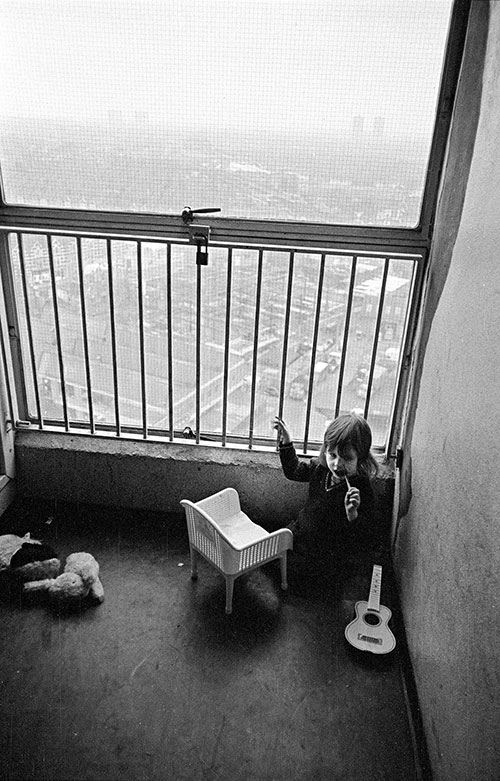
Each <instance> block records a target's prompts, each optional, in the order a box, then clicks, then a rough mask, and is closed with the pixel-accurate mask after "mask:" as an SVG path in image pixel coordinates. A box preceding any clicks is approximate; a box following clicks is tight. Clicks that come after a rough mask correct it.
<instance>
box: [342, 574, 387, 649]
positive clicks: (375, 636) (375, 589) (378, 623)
mask: <svg viewBox="0 0 500 781" xmlns="http://www.w3.org/2000/svg"><path fill="white" fill-rule="evenodd" d="M381 586H382V567H381V566H380V565H379V564H374V565H373V572H372V582H371V585H370V595H369V597H368V602H356V605H355V608H356V618H355V619H354V620H353V621H351V623H350V624H348V625H347V626H346V628H345V636H346V638H347V640H348V641H349V642H350V643H351V645H353V646H354V647H355V648H359V649H360V650H361V651H371V652H372V653H373V654H388V653H389V651H392V650H393V649H394V648H395V647H396V638H395V637H394V635H393V634H392V632H391V630H390V629H389V627H388V625H387V623H388V621H389V619H390V617H391V615H392V613H391V611H390V610H389V608H388V607H384V605H381V604H380V589H381Z"/></svg>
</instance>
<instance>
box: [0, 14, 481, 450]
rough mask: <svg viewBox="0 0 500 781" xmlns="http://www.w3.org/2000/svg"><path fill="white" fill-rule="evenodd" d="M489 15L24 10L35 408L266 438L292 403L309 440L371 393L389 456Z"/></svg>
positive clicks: (11, 104)
mask: <svg viewBox="0 0 500 781" xmlns="http://www.w3.org/2000/svg"><path fill="white" fill-rule="evenodd" d="M467 8H468V4H467V2H466V0H458V2H457V3H455V5H453V3H452V2H451V0H379V2H377V3H373V2H372V0H342V1H341V2H340V0H339V1H338V2H336V1H335V0H205V2H203V3H194V4H192V5H191V6H189V7H186V5H185V4H182V3H179V2H169V1H166V2H163V0H162V1H161V2H160V0H140V1H139V0H100V2H93V0H73V2H71V3H67V2H66V1H65V0H44V2H43V3H37V2H30V0H16V2H5V3H3V4H1V6H0V72H1V73H2V83H3V87H2V90H1V92H0V166H1V174H2V180H1V183H2V199H3V207H2V208H1V209H0V230H1V231H2V232H3V233H4V234H6V235H7V237H8V239H7V241H6V242H5V244H3V245H1V247H2V248H3V251H4V253H5V255H6V263H5V266H4V267H3V274H4V283H5V289H6V291H7V294H6V295H7V299H8V300H7V301H6V306H7V309H8V312H9V318H10V319H9V322H10V323H14V324H15V328H16V333H17V334H18V335H19V345H20V353H21V354H20V356H19V360H18V361H14V365H15V366H17V367H18V371H17V376H16V377H15V383H14V384H15V391H14V390H11V405H12V406H15V405H18V407H19V410H20V415H21V416H22V417H25V418H27V419H29V420H30V421H32V423H33V424H35V425H38V426H39V427H41V428H44V427H47V426H56V427H57V426H59V427H61V426H63V427H64V428H65V430H67V431H69V430H72V429H74V428H78V427H80V428H81V427H87V429H88V430H90V431H91V433H95V432H96V431H98V430H101V429H102V430H104V431H106V430H109V429H112V430H114V431H116V433H117V434H118V435H122V434H127V433H131V434H137V432H142V435H143V436H144V437H145V438H147V437H149V436H156V435H158V436H162V437H163V436H168V437H169V438H170V439H174V438H176V437H177V436H179V435H180V432H182V431H184V430H186V429H188V430H193V431H194V432H195V436H196V438H197V440H198V441H201V440H204V439H207V440H209V441H217V442H220V443H222V445H226V444H228V443H234V444H242V445H243V446H249V447H256V446H266V445H269V444H271V445H272V442H273V434H272V431H271V429H270V425H269V421H270V419H271V418H272V417H273V415H274V414H276V413H277V412H280V413H281V414H283V415H284V416H285V417H286V419H287V421H288V422H289V423H290V424H291V427H292V429H293V430H294V432H296V434H297V439H298V440H299V441H302V442H303V449H304V450H305V451H306V452H307V450H308V449H309V448H310V447H311V446H312V447H314V446H315V445H317V443H318V442H319V441H320V439H321V436H322V433H323V431H324V427H325V423H326V422H328V421H329V420H330V419H331V418H332V417H333V416H334V415H336V414H338V413H339V412H341V411H344V410H347V409H352V408H358V409H360V410H361V411H363V412H364V414H365V415H366V416H367V417H368V419H369V421H370V423H371V425H372V428H373V430H374V434H375V444H376V445H378V446H380V447H386V448H390V446H391V445H390V443H391V433H392V431H393V426H394V415H395V410H396V409H397V398H398V389H399V388H400V384H401V372H402V368H403V367H404V362H405V354H406V353H407V351H408V349H409V347H410V346H411V338H412V325H413V324H414V319H415V313H414V302H415V300H416V299H417V296H416V295H415V293H418V287H419V284H420V280H421V278H422V269H423V264H424V262H425V258H426V253H427V250H428V244H429V238H430V233H429V226H430V225H431V217H432V208H433V204H434V202H435V197H436V189H437V178H436V177H437V173H436V172H438V171H439V166H440V162H441V160H442V155H443V150H444V144H445V140H446V121H447V120H446V117H448V119H449V111H450V109H449V106H450V105H451V100H450V96H451V97H452V95H453V89H454V84H455V82H456V74H457V72H458V65H459V54H460V47H461V45H462V41H463V31H464V30H465V26H466V18H467ZM452 14H453V16H452ZM452 18H454V19H457V18H458V20H459V21H460V24H459V25H457V24H455V26H454V27H453V24H451V25H450V20H451V19H452ZM452 28H453V29H454V30H455V32H454V34H453V36H452V37H451V40H450V42H449V44H448V47H447V37H448V34H449V29H452ZM457 30H458V32H457ZM459 33H460V34H459ZM460 35H462V38H461V37H460ZM450 47H451V48H452V50H453V52H454V57H451V58H449V62H448V60H447V59H446V56H447V52H449V51H450ZM21 53H22V56H21ZM457 53H458V54H457ZM447 62H448V64H446V63H447ZM450 63H451V64H450ZM443 95H445V97H446V99H447V105H448V108H447V110H446V111H444V110H443V111H439V112H438V114H437V116H438V121H437V124H436V110H437V108H438V100H439V99H441V101H443V100H444V98H443ZM440 96H441V97H440ZM187 204H191V205H192V207H193V209H197V208H199V207H202V208H203V207H214V208H218V209H220V212H217V213H215V214H213V215H212V214H210V215H198V214H196V215H195V219H194V221H193V223H192V224H191V226H192V227H194V228H195V227H196V226H197V225H199V223H200V222H204V223H207V225H208V228H209V229H210V230H211V234H210V244H209V247H208V249H209V262H208V266H206V267H205V266H203V267H202V266H199V265H196V262H195V247H194V246H193V241H192V236H191V234H190V232H189V227H188V226H187V225H186V224H185V223H184V222H183V221H182V220H181V216H180V215H181V212H182V210H183V208H184V207H185V206H186V205H187ZM9 294H10V295H11V296H12V300H9ZM5 341H6V342H8V339H5ZM70 400H71V405H69V401H70Z"/></svg>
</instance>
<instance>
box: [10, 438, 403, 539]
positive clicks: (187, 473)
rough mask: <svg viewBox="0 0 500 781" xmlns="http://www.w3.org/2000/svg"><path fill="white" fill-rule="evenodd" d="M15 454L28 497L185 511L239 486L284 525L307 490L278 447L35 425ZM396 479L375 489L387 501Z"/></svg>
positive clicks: (260, 517)
mask: <svg viewBox="0 0 500 781" xmlns="http://www.w3.org/2000/svg"><path fill="white" fill-rule="evenodd" d="M15 453H16V492H17V493H18V494H20V495H21V496H23V497H25V498H27V499H33V498H37V497H39V498H40V499H45V500H60V501H65V502H74V503H83V504H99V505H105V506H115V507H123V508H130V509H146V510H148V509H149V510H153V511H155V512H163V511H164V512H168V513H179V514H181V513H182V512H183V511H182V510H181V508H180V507H179V502H180V500H181V499H191V500H192V501H198V500H199V499H202V498H204V497H205V496H208V495H210V494H211V493H215V492H216V491H220V490H221V489H222V488H225V487H227V486H232V487H233V488H236V490H237V491H238V493H239V494H240V499H241V504H242V506H243V507H244V509H245V510H246V512H248V514H249V515H250V516H252V518H253V519H255V520H256V521H261V522H266V523H267V524H272V525H273V526H274V525H276V526H280V525H284V524H286V523H288V522H289V521H290V520H291V519H293V518H294V517H295V516H296V514H297V512H298V510H299V509H300V507H301V506H302V504H303V503H304V501H305V497H306V494H307V484H304V483H293V482H291V481H290V480H286V478H285V477H284V476H283V473H282V471H281V465H280V461H279V456H278V454H277V453H274V452H269V453H265V452H254V451H247V450H237V449H229V448H220V447H212V446H206V445H203V446H199V445H195V444H191V443H187V442H186V443H185V444H184V443H162V442H143V441H142V440H141V441H131V440H122V439H115V438H110V437H109V438H108V437H91V436H84V435H82V436H80V435H73V434H59V433H53V432H46V431H31V430H29V431H18V432H17V433H16V439H15ZM392 484H393V481H392V479H391V475H390V473H389V472H388V470H382V474H381V477H379V478H377V480H376V481H375V490H376V492H377V493H378V495H379V497H380V498H381V499H383V500H384V503H385V502H386V501H387V497H388V496H390V497H392Z"/></svg>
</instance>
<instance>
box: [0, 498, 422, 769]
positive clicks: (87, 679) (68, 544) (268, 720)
mask: <svg viewBox="0 0 500 781" xmlns="http://www.w3.org/2000/svg"><path fill="white" fill-rule="evenodd" d="M26 531H30V532H31V534H32V536H37V535H38V536H39V538H40V537H42V538H43V539H44V541H45V542H47V543H49V544H51V545H52V546H53V547H54V548H55V550H56V551H57V552H58V554H59V556H60V558H61V560H64V559H65V558H66V556H67V555H68V554H69V553H72V552H75V551H80V550H85V551H88V552H90V553H93V554H94V556H95V557H96V558H97V560H98V561H99V563H100V567H101V576H102V582H103V585H104V589H105V601H104V603H103V604H102V605H99V606H97V607H90V608H88V609H86V610H84V611H82V612H78V613H67V614H59V613H58V612H56V611H55V610H53V609H51V608H50V606H49V605H48V604H46V603H45V602H44V601H40V600H38V601H35V602H34V603H33V602H30V603H29V604H26V603H21V602H20V601H19V599H18V598H17V597H16V595H15V593H14V594H13V593H12V591H11V592H10V593H9V592H8V591H7V590H6V588H5V584H4V588H3V593H2V598H1V599H0V616H1V619H0V620H1V628H2V632H1V636H0V644H1V646H0V648H1V654H2V664H1V676H0V686H1V689H0V691H1V704H2V707H1V708H0V725H1V726H0V739H1V745H2V746H3V750H2V752H0V777H1V778H2V779H5V780H6V781H11V780H12V781H13V780H14V779H36V781H45V780H47V781H48V780H49V779H50V781H55V780H56V779H65V780H69V779H85V781H87V780H88V781H91V780H92V781H97V780H99V781H100V780H101V779H102V780H103V781H104V780H106V781H107V780H108V779H109V780H113V781H115V780H117V779H125V780H128V779H131V780H134V781H135V780H136V779H137V781H139V780H142V779H144V780H146V779H148V780H153V779H159V780H160V781H168V780H169V779H175V780H177V779H189V780H190V781H191V780H194V781H198V780H199V781H201V780H202V779H203V780H204V781H212V780H213V781H216V780H218V781H238V780H241V781H253V780H254V779H255V780H256V781H257V780H259V781H260V780H261V779H262V780H263V781H265V780H267V779H269V781H271V779H273V780H276V781H279V780H280V779H287V781H290V780H292V779H311V781H312V780H313V779H314V781H316V780H317V779H327V780H328V781H336V779H339V780H340V779H341V780H342V781H368V780H369V781H377V780H378V779H380V780H382V779H387V780H388V781H398V780H399V779H401V781H408V780H409V779H417V778H420V774H419V769H418V767H417V766H416V764H415V756H414V750H413V744H414V740H412V734H413V733H412V730H411V729H410V724H409V721H408V716H407V709H406V705H405V697H404V693H403V686H402V680H401V674H400V653H399V652H398V649H396V651H395V652H393V653H392V654H390V655H387V656H382V657H376V656H374V655H371V654H370V655H367V654H362V653H361V652H359V651H356V650H355V649H352V648H351V647H350V646H349V645H348V644H347V643H346V641H345V639H344V627H345V625H346V623H348V621H350V620H351V618H352V617H353V615H354V601H355V600H356V599H366V598H367V593H368V588H369V581H370V575H371V567H370V571H369V572H367V571H366V568H365V569H364V570H362V571H360V572H358V573H354V574H351V575H350V577H343V578H339V579H338V581H336V582H332V583H330V584H329V585H325V584H322V585H320V586H319V587H310V588H309V589H308V590H306V591H304V590H299V589H298V588H297V587H296V586H295V587H294V586H293V585H292V586H291V588H290V590H289V592H288V593H286V594H283V593H282V592H281V591H280V589H279V587H278V586H277V583H278V578H277V572H278V564H277V563H276V562H273V563H272V565H268V567H267V569H266V570H265V571H262V570H260V571H257V572H255V573H252V574H251V575H249V576H247V577H246V578H244V579H243V578H241V579H240V580H238V581H236V585H235V594H234V612H233V614H232V615H231V616H226V615H225V613H224V599H225V597H224V593H225V592H224V580H223V578H222V576H220V575H219V574H218V573H217V572H215V571H214V570H213V569H211V568H210V567H209V566H208V565H206V564H205V563H204V562H203V561H201V562H200V567H199V579H198V580H197V581H192V580H191V579H190V571H189V554H188V545H187V535H186V531H185V524H184V520H183V518H182V517H181V516H175V517H169V516H165V515H158V516H152V515H151V514H150V513H148V514H144V513H138V512H134V513H132V512H123V511H118V510H116V509H113V510H107V509H103V508H89V507H79V508H75V507H62V506H59V507H57V508H54V507H50V506H42V505H37V506H34V505H31V506H29V507H27V506H25V505H21V504H18V505H17V506H13V507H11V508H9V510H8V511H7V513H6V514H5V515H4V516H2V518H1V519H0V533H7V532H15V533H18V534H23V533H24V532H26ZM274 565H275V566H274ZM384 574H385V575H387V573H386V572H385V573H384ZM275 575H276V577H275ZM391 592H392V587H391V583H390V578H389V576H387V577H384V580H383V584H382V602H383V603H384V604H388V605H389V606H391V607H393V608H394V607H395V605H394V604H392V603H393V601H394V599H393V596H391ZM394 623H395V624H396V622H394ZM393 628H395V627H393ZM400 647H403V644H401V646H398V648H400Z"/></svg>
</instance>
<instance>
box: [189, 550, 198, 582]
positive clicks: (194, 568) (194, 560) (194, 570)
mask: <svg viewBox="0 0 500 781" xmlns="http://www.w3.org/2000/svg"><path fill="white" fill-rule="evenodd" d="M189 553H190V556H191V578H192V579H193V580H196V578H197V577H198V554H197V552H196V551H195V549H194V548H192V547H191V546H189Z"/></svg>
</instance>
